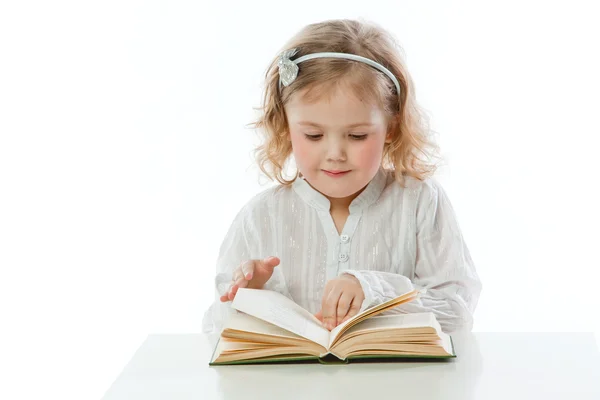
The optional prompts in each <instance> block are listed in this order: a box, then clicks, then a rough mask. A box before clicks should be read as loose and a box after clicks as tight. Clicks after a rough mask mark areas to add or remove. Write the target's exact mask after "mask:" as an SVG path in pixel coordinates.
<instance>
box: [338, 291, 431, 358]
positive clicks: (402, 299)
mask: <svg viewBox="0 0 600 400" xmlns="http://www.w3.org/2000/svg"><path fill="white" fill-rule="evenodd" d="M418 293H419V292H418V291H417V290H412V291H410V292H407V293H404V294H403V295H400V296H398V297H396V298H393V299H391V300H388V301H386V302H385V303H381V304H379V305H376V306H373V307H370V308H367V309H366V310H364V311H363V312H361V313H359V314H356V315H355V316H354V317H352V318H350V319H349V320H347V321H346V322H344V323H342V324H340V325H338V326H336V327H335V328H334V329H333V330H332V331H331V334H330V335H329V346H328V348H330V347H332V346H333V345H334V343H335V342H336V341H337V340H338V339H339V338H340V337H341V336H342V335H343V334H344V333H345V332H346V331H347V330H348V329H350V328H351V327H352V326H354V325H356V324H358V323H361V321H363V320H365V319H367V318H372V317H374V316H375V315H377V314H380V313H382V312H385V311H387V310H389V309H391V308H394V307H396V306H399V305H400V304H403V303H407V302H409V301H412V300H414V299H415V298H416V297H417V295H418Z"/></svg>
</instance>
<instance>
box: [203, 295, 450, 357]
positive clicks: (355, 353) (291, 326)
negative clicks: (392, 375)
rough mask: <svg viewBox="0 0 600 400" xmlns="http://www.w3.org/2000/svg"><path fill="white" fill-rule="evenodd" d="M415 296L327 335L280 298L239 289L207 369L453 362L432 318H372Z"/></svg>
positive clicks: (447, 343) (358, 317)
mask: <svg viewBox="0 0 600 400" xmlns="http://www.w3.org/2000/svg"><path fill="white" fill-rule="evenodd" d="M417 295H418V291H416V290H413V291H410V292H408V293H405V294H403V295H402V296H399V297H396V298H395V299H392V300H389V301H387V302H385V303H383V304H380V305H377V306H374V307H371V308H368V309H366V310H364V311H363V312H361V313H359V314H357V315H355V316H354V317H352V318H350V319H348V320H347V321H346V322H344V323H342V324H340V325H338V326H337V327H336V328H334V329H333V330H331V331H329V330H327V329H326V328H324V327H323V326H322V325H321V322H320V321H319V320H318V319H317V318H316V317H315V316H314V315H312V314H311V313H310V312H308V311H307V310H305V309H303V308H302V307H300V306H299V305H297V304H296V303H294V302H293V301H292V300H291V299H289V298H287V297H285V296H284V295H282V294H280V293H277V292H273V291H270V290H263V289H245V288H241V289H239V290H238V292H237V294H236V296H235V298H234V300H233V302H232V304H231V307H232V308H233V309H234V310H237V311H234V312H233V313H232V315H231V316H230V317H229V319H228V320H227V321H225V324H224V329H223V331H222V332H221V336H220V338H219V341H218V342H217V345H216V347H215V351H214V353H213V356H212V358H211V360H210V363H209V364H210V365H223V364H250V363H265V362H289V361H304V360H313V361H319V362H321V363H328V362H330V361H331V360H334V362H346V363H347V362H349V361H351V360H356V359H369V358H450V357H456V355H455V353H454V348H453V345H452V340H451V338H450V336H448V335H447V334H445V333H444V332H442V329H441V327H440V324H439V323H438V322H437V320H436V319H435V316H434V315H433V314H432V313H413V314H395V315H380V316H377V314H379V313H382V312H384V311H387V310H389V309H391V308H393V307H395V306H398V305H400V304H403V303H406V302H409V301H411V300H413V299H415V298H416V297H417Z"/></svg>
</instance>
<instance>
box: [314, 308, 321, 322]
mask: <svg viewBox="0 0 600 400" xmlns="http://www.w3.org/2000/svg"><path fill="white" fill-rule="evenodd" d="M315 318H317V319H318V320H319V321H321V322H323V313H322V312H321V310H319V312H317V313H316V314H315Z"/></svg>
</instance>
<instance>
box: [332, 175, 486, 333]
mask: <svg viewBox="0 0 600 400" xmlns="http://www.w3.org/2000/svg"><path fill="white" fill-rule="evenodd" d="M416 211H417V213H416V214H417V215H416V219H417V221H416V222H417V232H416V244H417V254H416V263H415V269H414V279H413V280H412V282H411V281H410V279H409V278H407V277H405V276H403V275H399V274H393V273H389V272H378V271H362V270H361V271H355V270H350V271H344V272H343V273H349V274H351V275H354V276H355V277H356V278H357V279H358V280H359V282H360V284H361V286H362V288H363V291H364V294H365V300H364V301H363V305H362V308H361V311H362V310H364V309H365V308H368V307H370V306H373V305H376V304H380V303H382V302H384V301H386V300H389V299H391V298H394V297H396V296H399V295H401V294H403V293H406V292H407V291H410V290H412V288H413V287H414V288H415V289H425V291H424V293H422V294H421V295H420V296H419V298H418V299H417V300H414V301H412V302H410V303H407V304H403V305H401V306H398V307H396V308H394V309H393V311H394V312H400V313H413V312H427V311H431V312H433V313H434V315H435V317H436V319H437V320H438V322H439V323H440V325H441V326H442V329H443V330H444V331H445V332H453V331H457V330H461V329H467V330H470V329H471V328H472V325H473V312H474V311H475V307H476V305H477V301H478V299H479V294H480V292H481V282H480V280H479V277H478V275H477V272H476V271H475V266H474V265H473V261H472V260H471V256H470V254H469V250H468V249H467V246H466V244H465V242H464V240H463V237H462V234H461V232H460V230H459V226H458V223H457V220H456V216H455V213H454V210H453V208H452V205H451V204H450V201H449V200H448V197H447V196H446V193H445V191H444V190H443V188H442V187H441V186H440V185H439V184H438V183H437V182H435V181H434V180H429V183H424V184H423V190H422V192H421V196H420V198H419V201H418V204H417V210H416Z"/></svg>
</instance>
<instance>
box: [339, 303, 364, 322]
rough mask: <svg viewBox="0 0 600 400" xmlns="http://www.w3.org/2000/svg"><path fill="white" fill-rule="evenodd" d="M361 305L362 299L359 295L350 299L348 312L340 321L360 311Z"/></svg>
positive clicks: (346, 319) (344, 320)
mask: <svg viewBox="0 0 600 400" xmlns="http://www.w3.org/2000/svg"><path fill="white" fill-rule="evenodd" d="M361 305H362V300H360V298H359V297H355V298H354V299H352V304H351V305H350V309H349V310H348V314H346V317H344V319H343V320H342V323H344V322H346V321H348V320H349V319H350V318H352V317H354V316H355V315H356V314H358V312H359V311H360V306H361Z"/></svg>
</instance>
